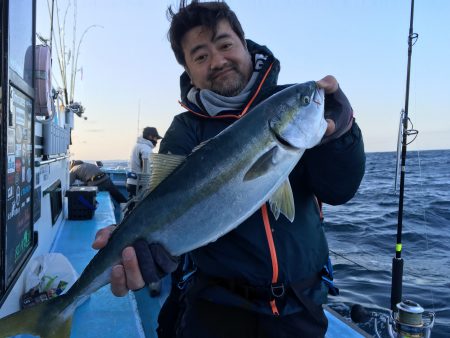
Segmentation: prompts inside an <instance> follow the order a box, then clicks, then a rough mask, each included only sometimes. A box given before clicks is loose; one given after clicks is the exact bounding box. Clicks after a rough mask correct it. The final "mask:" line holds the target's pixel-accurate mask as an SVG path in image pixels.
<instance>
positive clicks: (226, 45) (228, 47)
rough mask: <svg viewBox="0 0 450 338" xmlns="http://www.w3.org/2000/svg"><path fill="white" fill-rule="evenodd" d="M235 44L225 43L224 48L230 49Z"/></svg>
mask: <svg viewBox="0 0 450 338" xmlns="http://www.w3.org/2000/svg"><path fill="white" fill-rule="evenodd" d="M232 46H233V45H232V44H231V43H225V44H223V45H222V49H223V50H228V49H230V48H231V47H232Z"/></svg>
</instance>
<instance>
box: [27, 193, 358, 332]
mask: <svg viewBox="0 0 450 338" xmlns="http://www.w3.org/2000/svg"><path fill="white" fill-rule="evenodd" d="M97 201H98V202H99V204H98V208H97V210H96V212H95V215H94V217H93V219H92V220H87V221H70V220H66V222H65V224H64V225H63V227H62V229H61V231H60V233H59V235H58V237H57V238H56V240H55V243H54V245H53V250H52V251H54V252H60V253H62V254H63V255H65V256H66V257H67V258H68V259H69V261H70V262H71V263H72V265H73V266H74V268H75V269H76V271H77V272H78V273H81V272H82V270H83V269H84V267H85V266H86V265H87V264H88V263H89V261H90V260H91V259H92V257H93V256H94V255H95V252H96V251H95V250H94V249H92V248H91V244H92V241H93V239H94V237H95V233H96V232H97V230H98V229H101V228H103V227H105V226H107V225H110V224H113V223H115V218H114V210H113V205H112V202H111V200H110V197H109V195H108V194H107V193H106V192H99V193H98V195H97ZM169 285H170V281H169V279H168V278H166V279H165V280H164V281H163V289H162V294H161V297H156V298H151V297H150V296H149V291H148V289H142V290H140V291H138V292H135V293H133V292H130V293H129V295H127V296H125V297H122V298H117V297H115V296H113V295H112V294H111V291H110V289H109V286H105V287H103V288H102V289H100V290H98V291H97V292H96V293H94V294H93V295H91V297H90V298H89V299H88V300H87V301H86V302H85V303H84V304H83V305H81V306H80V307H79V308H78V309H77V310H76V312H75V315H74V319H73V325H72V334H71V338H103V337H108V338H124V337H126V338H135V337H136V338H138V337H143V338H156V332H155V328H156V323H157V315H158V312H159V309H160V307H161V305H162V303H163V301H164V299H165V297H166V296H167V294H168V292H169ZM326 314H327V317H328V319H329V330H328V333H327V335H326V337H327V338H342V337H346V338H359V337H364V336H363V335H362V334H360V333H358V332H357V331H355V330H353V329H351V328H350V327H349V326H348V325H347V323H346V322H345V321H342V319H340V318H338V317H337V316H336V315H337V314H334V313H331V312H327V311H326ZM20 337H23V338H25V337H31V336H28V335H22V336H20Z"/></svg>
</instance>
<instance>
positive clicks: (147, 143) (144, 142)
mask: <svg viewBox="0 0 450 338" xmlns="http://www.w3.org/2000/svg"><path fill="white" fill-rule="evenodd" d="M136 143H140V144H145V145H148V146H150V147H152V148H153V147H154V146H153V143H152V141H150V140H147V139H146V138H143V137H142V136H139V137H138V138H137V141H136Z"/></svg>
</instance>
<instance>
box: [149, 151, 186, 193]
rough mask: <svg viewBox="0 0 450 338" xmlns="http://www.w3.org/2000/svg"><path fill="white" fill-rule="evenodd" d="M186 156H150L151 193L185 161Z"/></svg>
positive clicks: (155, 154)
mask: <svg viewBox="0 0 450 338" xmlns="http://www.w3.org/2000/svg"><path fill="white" fill-rule="evenodd" d="M185 158H186V157H185V156H180V155H172V154H157V153H154V154H150V168H151V176H150V189H149V190H150V191H152V190H153V189H155V188H156V187H157V186H158V185H159V184H160V183H161V182H162V181H163V180H164V179H165V178H166V177H167V176H169V175H170V174H171V173H172V172H173V171H174V170H175V169H176V168H177V167H178V166H179V165H180V164H181V163H182V162H183V161H184V159H185Z"/></svg>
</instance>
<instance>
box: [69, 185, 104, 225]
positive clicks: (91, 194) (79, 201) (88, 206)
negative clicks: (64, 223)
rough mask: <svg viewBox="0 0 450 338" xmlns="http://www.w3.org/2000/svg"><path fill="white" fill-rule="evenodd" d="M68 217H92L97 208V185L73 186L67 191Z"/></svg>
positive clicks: (79, 218)
mask: <svg viewBox="0 0 450 338" xmlns="http://www.w3.org/2000/svg"><path fill="white" fill-rule="evenodd" d="M66 196H67V199H68V202H69V203H68V211H69V214H68V218H69V219H70V220H85V219H91V218H92V217H93V216H94V214H95V209H96V208H97V201H96V200H95V197H96V196H97V187H71V188H70V189H69V190H67V191H66Z"/></svg>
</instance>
